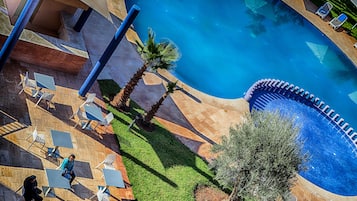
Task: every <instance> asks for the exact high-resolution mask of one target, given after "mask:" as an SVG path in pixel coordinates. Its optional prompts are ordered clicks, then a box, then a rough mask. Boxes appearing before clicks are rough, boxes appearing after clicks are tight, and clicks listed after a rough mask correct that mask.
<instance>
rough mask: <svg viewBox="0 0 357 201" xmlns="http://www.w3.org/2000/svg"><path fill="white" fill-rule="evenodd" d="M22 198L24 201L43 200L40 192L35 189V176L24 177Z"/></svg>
mask: <svg viewBox="0 0 357 201" xmlns="http://www.w3.org/2000/svg"><path fill="white" fill-rule="evenodd" d="M24 190H25V192H24V198H25V201H32V199H34V200H35V201H42V200H43V198H42V197H41V196H40V195H39V194H41V192H42V191H41V190H40V189H38V188H37V180H36V176H35V175H31V176H29V177H26V179H25V181H24Z"/></svg>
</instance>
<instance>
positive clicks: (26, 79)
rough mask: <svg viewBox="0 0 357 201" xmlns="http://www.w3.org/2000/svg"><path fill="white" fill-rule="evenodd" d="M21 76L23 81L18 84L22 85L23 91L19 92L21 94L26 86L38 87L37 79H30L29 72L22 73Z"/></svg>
mask: <svg viewBox="0 0 357 201" xmlns="http://www.w3.org/2000/svg"><path fill="white" fill-rule="evenodd" d="M20 77H21V81H20V83H19V84H18V86H20V85H21V86H22V89H21V91H20V92H19V94H21V93H22V92H23V91H24V90H25V89H26V88H32V89H36V87H37V84H36V81H35V80H32V79H29V72H26V73H25V75H22V74H21V75H20Z"/></svg>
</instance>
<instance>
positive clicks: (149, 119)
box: [144, 92, 169, 123]
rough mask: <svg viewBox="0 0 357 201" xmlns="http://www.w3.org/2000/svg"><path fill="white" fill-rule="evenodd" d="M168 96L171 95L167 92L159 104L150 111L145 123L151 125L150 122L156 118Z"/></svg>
mask: <svg viewBox="0 0 357 201" xmlns="http://www.w3.org/2000/svg"><path fill="white" fill-rule="evenodd" d="M168 95H169V94H168V92H165V94H164V95H163V96H162V97H161V98H160V100H159V101H158V102H157V103H155V104H154V105H153V106H151V109H150V111H149V112H148V113H147V114H146V115H145V117H144V122H145V123H150V121H151V120H152V118H154V116H155V114H156V112H157V111H158V110H159V108H160V106H161V104H162V103H163V102H164V100H165V99H166V97H167V96H168Z"/></svg>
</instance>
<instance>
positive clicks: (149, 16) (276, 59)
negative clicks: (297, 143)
mask: <svg viewBox="0 0 357 201" xmlns="http://www.w3.org/2000/svg"><path fill="white" fill-rule="evenodd" d="M126 2H127V6H128V8H130V6H131V5H132V4H133V3H134V2H135V3H136V4H137V5H139V6H140V7H141V11H140V13H139V15H138V17H137V19H136V20H135V21H134V26H135V29H136V30H137V32H138V34H139V36H140V38H141V39H142V40H143V41H145V40H146V38H147V29H148V27H151V28H152V29H153V30H154V31H155V33H156V36H157V37H156V38H157V39H158V40H159V39H162V38H168V39H170V40H172V41H173V42H175V43H176V44H177V45H178V47H179V49H180V51H181V53H182V58H181V59H180V60H179V61H178V62H177V67H176V68H175V70H173V71H172V73H173V74H174V75H175V76H176V77H177V78H178V79H180V80H181V81H182V82H184V83H186V84H188V85H190V86H192V87H194V88H196V89H198V90H200V91H202V92H205V93H207V94H210V95H213V96H216V97H222V98H240V97H242V96H243V94H244V92H245V91H246V90H247V89H248V88H249V87H250V86H251V85H252V84H253V83H254V82H256V81H257V80H259V79H262V78H274V79H280V80H284V81H288V82H290V83H293V84H295V85H297V86H299V87H302V88H304V89H305V90H307V91H309V92H311V93H313V94H315V96H317V97H320V99H322V100H323V101H324V102H326V103H328V105H330V106H331V108H333V109H334V110H336V111H337V112H338V113H339V114H340V115H341V116H342V117H343V118H344V119H345V120H346V121H347V122H348V123H350V125H352V127H354V128H357V118H354V114H356V113H357V107H356V103H357V70H356V68H355V66H354V65H353V64H352V63H351V62H350V61H349V60H348V59H347V58H346V57H345V55H344V54H343V53H342V52H341V51H339V50H338V48H336V46H335V45H334V44H333V43H331V41H329V40H328V39H327V38H326V37H325V36H324V35H323V34H322V33H321V32H319V31H318V30H317V29H316V28H315V27H314V26H312V25H311V24H310V23H309V22H307V21H306V20H305V19H304V18H303V17H301V16H300V15H299V14H297V13H296V12H295V11H293V10H291V9H290V8H288V7H287V6H286V5H285V4H283V3H281V2H280V1H279V0H260V1H259V0H226V1H224V3H223V2H222V1H212V0H195V1H189V0H180V1H172V0H150V1H147V0H127V1H126ZM351 45H352V44H351ZM317 125H319V124H317ZM317 127H318V126H317ZM311 132H312V131H311ZM311 132H310V131H309V132H307V133H306V134H307V135H311V136H312V135H315V134H314V133H313V132H312V133H311ZM330 134H331V135H337V136H338V137H337V138H339V137H340V134H336V132H334V131H331V133H330ZM312 137H313V136H312ZM341 142H343V143H342V144H337V145H336V148H337V147H338V146H340V145H341V146H342V145H344V146H342V149H345V148H344V147H346V146H347V143H345V142H344V141H342V140H341ZM314 143H315V142H314ZM324 143H325V144H324ZM329 143H330V141H321V144H315V146H314V147H309V148H311V149H317V150H323V148H324V146H326V147H330V146H334V145H330V144H329ZM346 150H349V149H347V148H346ZM310 152H312V150H311V151H310ZM318 156H319V155H318ZM351 157H353V155H352V154H351ZM315 158H318V157H317V156H315V157H314V160H315ZM339 162H340V163H341V164H343V166H346V168H348V167H349V166H350V163H349V161H348V160H342V161H339ZM329 164H330V162H329V160H326V161H323V160H322V161H319V162H318V165H317V164H314V167H315V168H316V167H317V166H320V167H321V168H322V169H323V168H324V167H325V166H328V165H329ZM355 167H357V166H356V165H355V166H354V168H355ZM335 170H336V171H335V172H334V173H333V174H332V173H331V174H330V173H329V172H327V173H328V174H327V175H324V174H323V173H325V172H321V171H318V172H316V171H308V172H306V173H302V175H303V176H304V177H306V178H309V180H310V181H312V182H314V183H316V184H317V185H319V183H320V182H322V183H327V182H328V181H329V180H328V179H326V178H333V177H335V176H336V175H334V174H335V173H336V174H349V173H352V172H351V171H349V172H347V173H345V172H339V171H338V170H337V168H336V169H335ZM346 171H348V170H346ZM308 174H310V175H311V177H308V176H307V175H308ZM315 177H318V178H325V179H321V180H318V181H314V178H315ZM346 182H347V181H342V180H341V184H345V185H346V186H349V185H352V184H355V183H351V184H348V183H346ZM320 186H322V185H320ZM333 186H334V185H333ZM336 186H337V185H336ZM353 187H356V185H352V187H351V188H350V189H345V191H346V192H344V193H341V194H349V193H353V194H354V195H357V188H354V189H353ZM336 188H338V187H336ZM327 190H329V191H331V192H336V191H335V190H334V189H333V187H332V188H331V189H330V188H328V189H327ZM339 192H340V191H339Z"/></svg>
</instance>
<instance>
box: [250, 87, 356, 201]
mask: <svg viewBox="0 0 357 201" xmlns="http://www.w3.org/2000/svg"><path fill="white" fill-rule="evenodd" d="M302 100H305V99H304V98H302V99H295V100H293V99H288V98H286V97H285V96H284V95H281V94H279V93H278V92H257V93H253V96H252V98H251V99H250V100H249V103H250V106H251V107H252V109H256V110H268V111H276V110H279V111H280V113H281V114H282V115H284V116H287V117H290V118H292V119H293V121H294V122H295V124H296V125H297V126H299V127H300V128H301V130H300V134H299V139H300V140H303V141H304V146H303V153H304V152H308V153H309V154H310V155H311V160H310V161H309V162H308V163H307V164H306V166H307V167H308V171H307V172H304V171H302V172H300V173H299V174H300V175H301V176H303V177H304V178H306V179H307V180H309V181H310V182H312V183H314V184H315V185H317V186H320V187H321V188H323V189H325V190H328V191H330V192H332V193H336V194H339V195H345V196H353V195H357V189H356V186H357V174H355V172H356V171H357V160H356V159H357V158H356V147H355V145H353V143H352V142H351V140H350V139H348V137H347V135H346V134H345V133H344V132H343V131H342V130H341V129H339V127H337V126H336V124H335V123H332V121H331V120H329V119H327V118H326V116H325V115H323V114H322V113H321V112H320V111H318V110H316V109H315V108H313V107H312V105H311V103H309V102H305V101H302ZM301 101H302V102H305V103H306V104H308V105H309V106H308V107H307V106H306V105H304V104H303V103H302V102H301ZM352 152H353V153H354V154H351V153H352Z"/></svg>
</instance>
